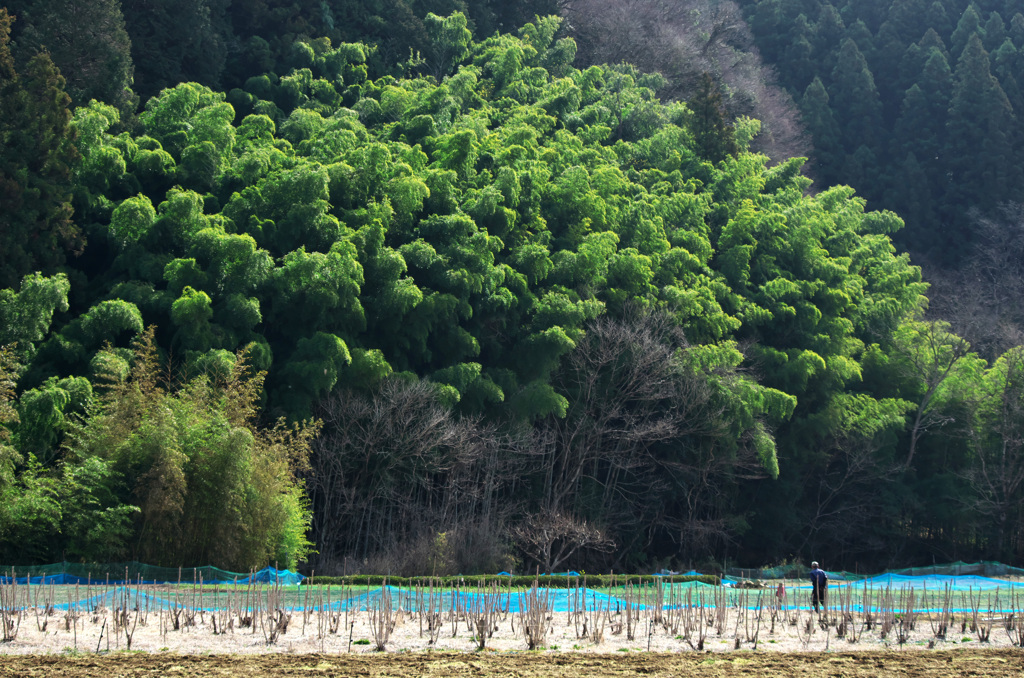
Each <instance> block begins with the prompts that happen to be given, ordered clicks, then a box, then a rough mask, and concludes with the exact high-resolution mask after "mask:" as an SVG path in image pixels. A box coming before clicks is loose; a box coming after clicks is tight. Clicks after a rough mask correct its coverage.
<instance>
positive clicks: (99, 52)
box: [24, 0, 137, 117]
mask: <svg viewBox="0 0 1024 678" xmlns="http://www.w3.org/2000/svg"><path fill="white" fill-rule="evenodd" d="M28 4H29V7H28V10H30V16H31V23H30V24H29V25H28V26H26V27H25V33H24V38H25V42H26V43H27V45H26V46H27V47H28V48H29V49H30V50H32V51H39V50H46V51H48V52H49V53H50V56H51V58H52V59H53V62H54V64H56V65H57V67H58V68H59V69H60V72H61V73H62V74H64V77H65V78H66V79H67V91H68V94H69V95H70V96H71V102H72V104H73V105H75V106H78V105H81V104H87V103H89V101H90V100H91V99H97V100H99V101H103V102H105V103H108V104H110V105H112V106H114V107H115V108H117V109H119V110H120V111H121V113H122V117H127V115H129V114H131V113H134V109H135V105H136V103H137V97H136V96H135V94H134V93H133V92H132V91H131V86H132V73H133V66H132V59H131V43H130V41H129V39H128V33H127V32H125V27H124V17H123V16H122V14H121V5H120V2H118V0H91V1H90V2H82V1H81V0H35V1H34V2H30V3H28Z"/></svg>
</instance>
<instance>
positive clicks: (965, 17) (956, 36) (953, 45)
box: [950, 2, 984, 58]
mask: <svg viewBox="0 0 1024 678" xmlns="http://www.w3.org/2000/svg"><path fill="white" fill-rule="evenodd" d="M975 33H979V34H981V35H982V36H984V29H982V27H981V16H980V15H979V14H978V9H977V8H976V7H975V6H974V3H973V2H972V3H971V4H970V5H968V6H967V9H965V10H964V13H963V14H961V15H960V21H958V22H957V24H956V30H954V31H953V35H952V36H951V37H950V52H951V53H952V54H953V55H955V56H956V57H957V58H959V56H960V54H961V53H963V51H964V49H966V47H967V43H968V42H969V41H970V39H971V36H972V35H974V34H975Z"/></svg>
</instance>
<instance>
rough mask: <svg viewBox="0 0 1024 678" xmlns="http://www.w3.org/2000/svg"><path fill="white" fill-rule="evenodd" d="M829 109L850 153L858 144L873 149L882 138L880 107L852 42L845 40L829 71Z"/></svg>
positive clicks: (855, 46) (868, 74)
mask: <svg viewBox="0 0 1024 678" xmlns="http://www.w3.org/2000/svg"><path fill="white" fill-rule="evenodd" d="M829 93H830V95H831V97H832V101H833V106H832V109H833V110H834V111H835V112H836V114H837V115H836V122H838V123H839V127H840V129H841V130H842V134H843V142H844V146H845V147H846V149H847V150H848V151H850V152H853V151H854V150H856V149H857V148H858V147H859V146H860V145H861V144H867V145H868V146H875V145H877V144H878V142H879V141H880V140H881V139H880V138H881V136H882V103H881V101H880V100H879V97H878V90H877V89H876V88H875V79H874V77H873V76H872V75H871V70H870V69H869V68H868V63H867V60H866V59H865V58H864V55H863V54H862V53H861V51H860V49H858V45H857V43H856V42H854V41H853V40H852V39H849V38H847V39H846V40H845V41H844V42H843V46H842V48H841V49H840V51H839V60H838V62H837V63H836V67H835V69H834V70H833V71H832V86H831V87H830V88H829Z"/></svg>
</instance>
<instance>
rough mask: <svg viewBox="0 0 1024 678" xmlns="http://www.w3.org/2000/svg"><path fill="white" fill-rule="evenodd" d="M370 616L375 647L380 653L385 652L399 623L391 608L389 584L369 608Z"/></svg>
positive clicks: (382, 588) (385, 584) (382, 589)
mask: <svg viewBox="0 0 1024 678" xmlns="http://www.w3.org/2000/svg"><path fill="white" fill-rule="evenodd" d="M368 614H369V615H370V633H371V635H373V643H374V647H376V648H377V651H378V652H383V651H384V650H385V649H386V648H387V646H388V642H390V640H391V633H392V632H393V631H394V630H395V625H396V624H397V623H398V616H397V614H396V613H395V610H394V608H392V606H391V591H390V589H388V586H387V582H386V581H385V583H384V586H382V587H381V590H380V595H379V596H377V597H375V598H374V600H373V602H372V603H371V604H370V605H369V606H368Z"/></svg>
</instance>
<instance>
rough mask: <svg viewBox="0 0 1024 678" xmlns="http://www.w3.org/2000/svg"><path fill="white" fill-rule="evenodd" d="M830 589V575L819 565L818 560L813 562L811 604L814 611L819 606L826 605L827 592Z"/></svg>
mask: <svg viewBox="0 0 1024 678" xmlns="http://www.w3.org/2000/svg"><path fill="white" fill-rule="evenodd" d="M826 590H828V575H827V574H825V570H822V569H821V568H819V567H818V561H814V562H813V563H811V605H813V606H814V611H815V612H817V611H818V606H819V605H820V606H821V607H822V608H824V607H825V592H826Z"/></svg>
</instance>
